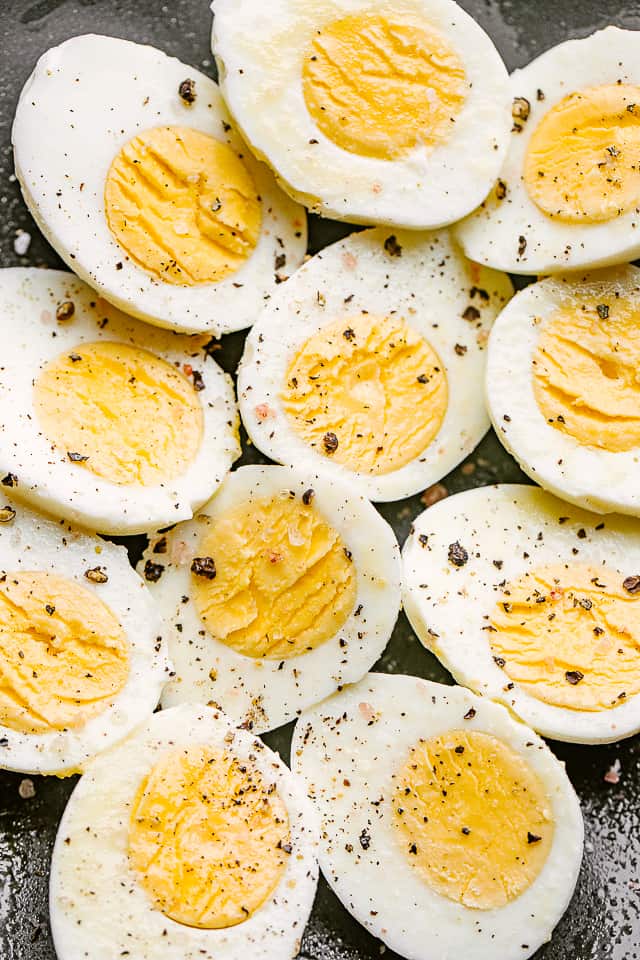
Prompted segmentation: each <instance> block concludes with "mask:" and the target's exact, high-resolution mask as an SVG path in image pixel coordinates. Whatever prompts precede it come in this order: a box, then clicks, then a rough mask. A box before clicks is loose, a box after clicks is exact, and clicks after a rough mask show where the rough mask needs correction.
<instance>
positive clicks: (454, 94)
mask: <svg viewBox="0 0 640 960" xmlns="http://www.w3.org/2000/svg"><path fill="white" fill-rule="evenodd" d="M302 86H303V93H304V99H305V103H306V105H307V109H308V111H309V113H310V114H311V116H312V118H313V120H314V121H315V123H316V124H317V126H318V128H319V129H320V130H321V131H322V133H324V135H325V136H326V137H328V138H329V140H332V141H333V142H334V143H335V144H337V145H338V146H339V147H341V148H342V149H343V150H348V151H349V152H350V153H356V154H360V155H361V156H365V157H376V158H378V159H380V160H395V159H397V158H399V157H402V156H404V155H405V154H407V153H409V152H410V151H411V150H413V149H414V148H415V147H417V146H418V145H422V146H424V147H427V148H433V147H435V146H437V145H438V144H439V143H442V142H444V141H446V140H447V139H448V137H449V136H450V134H451V132H452V130H453V128H454V125H455V122H456V117H457V115H458V114H459V113H460V111H461V109H462V106H463V104H464V101H465V97H466V93H467V82H466V77H465V71H464V67H463V65H462V62H461V60H460V58H459V56H458V54H457V53H456V51H455V50H454V49H453V47H452V46H451V45H450V43H449V42H448V40H447V39H445V37H443V36H441V34H439V33H438V32H437V31H436V30H434V29H433V27H431V26H430V25H429V24H428V23H426V22H425V21H424V20H422V19H421V18H419V17H414V16H411V15H408V14H394V15H392V16H380V15H378V14H375V13H359V14H353V15H351V16H347V17H343V18H341V19H339V20H334V21H332V22H330V23H328V24H326V25H325V26H323V27H322V28H321V29H320V30H318V31H317V32H316V34H315V36H314V38H313V40H312V42H311V44H310V46H309V49H308V51H307V54H306V56H305V58H304V62H303V71H302Z"/></svg>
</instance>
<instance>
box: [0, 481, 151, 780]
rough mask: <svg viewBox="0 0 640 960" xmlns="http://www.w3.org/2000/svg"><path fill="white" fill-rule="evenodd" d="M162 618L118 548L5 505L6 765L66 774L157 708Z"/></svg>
mask: <svg viewBox="0 0 640 960" xmlns="http://www.w3.org/2000/svg"><path fill="white" fill-rule="evenodd" d="M163 634H164V624H163V623H162V621H161V619H160V617H159V615H158V613H157V609H156V605H155V604H154V603H153V601H152V599H151V597H150V595H149V591H148V590H147V589H146V587H145V585H144V583H143V581H142V580H141V579H140V577H138V576H137V574H136V573H135V571H134V570H132V569H131V566H130V564H129V560H128V558H127V554H126V552H125V550H124V549H123V548H122V547H119V546H116V545H115V544H113V543H107V542H105V541H103V540H100V539H99V538H98V537H93V536H91V535H90V534H88V533H85V532H83V531H81V530H77V529H75V528H73V527H70V526H68V525H67V524H65V523H58V522H56V521H53V520H49V519H45V518H44V517H42V516H40V515H39V514H37V513H33V512H32V511H31V510H29V509H27V508H26V507H24V506H22V505H21V504H19V503H17V502H16V501H13V500H8V499H6V498H5V499H3V500H1V501H0V768H2V769H5V770H18V771H20V772H22V773H55V774H58V775H60V776H66V775H68V774H71V773H75V772H77V771H78V770H82V769H83V768H84V766H85V764H86V763H87V762H88V760H89V759H90V758H91V757H92V756H93V755H94V754H97V753H99V752H101V751H103V750H106V749H107V748H109V747H111V746H113V744H114V743H117V742H118V741H119V740H122V739H123V737H125V736H127V735H128V734H129V733H130V732H131V731H132V730H133V729H134V728H135V727H137V726H138V725H139V724H140V723H143V722H144V721H145V720H146V719H147V717H149V716H150V715H151V713H152V712H153V710H154V709H155V707H156V704H157V703H158V700H159V698H160V691H161V690H162V686H163V684H164V682H165V681H166V680H167V678H168V676H169V670H170V667H169V663H168V660H167V656H166V646H165V642H164V640H163Z"/></svg>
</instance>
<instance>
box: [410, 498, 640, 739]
mask: <svg viewBox="0 0 640 960" xmlns="http://www.w3.org/2000/svg"><path fill="white" fill-rule="evenodd" d="M403 568H404V595H403V603H404V609H405V611H406V613H407V616H408V617H409V620H410V622H411V624H412V626H413V628H414V630H415V631H416V633H417V634H418V636H419V637H420V639H421V640H422V642H423V643H424V644H425V646H426V647H428V649H430V650H432V651H433V653H435V655H436V656H437V657H438V658H439V659H440V660H441V661H442V663H443V664H444V665H445V666H446V668H447V669H448V670H450V671H451V673H452V674H453V676H454V677H455V678H456V680H457V681H458V683H462V684H464V685H465V686H467V687H470V688H471V689H472V690H475V691H476V692H477V693H480V694H482V695H483V696H485V697H490V698H491V699H493V700H498V701H500V702H501V703H503V704H505V705H506V706H507V707H509V709H510V710H512V711H513V712H514V713H515V714H517V715H518V716H519V717H520V718H521V719H522V720H524V721H525V723H528V724H529V725H530V726H532V727H533V728H534V729H535V730H537V731H538V732H539V733H541V734H543V735H544V736H547V737H552V738H553V739H556V740H567V741H570V742H574V743H607V742H611V741H614V740H619V739H621V738H622V737H628V736H631V735H632V734H635V733H637V732H638V730H640V669H639V667H638V664H639V662H640V661H639V652H640V650H639V647H638V637H639V636H640V620H639V619H638V618H639V617H640V598H639V597H638V593H640V579H639V577H638V573H639V571H640V525H639V524H638V522H637V521H635V520H631V519H630V518H627V517H619V516H615V515H608V516H607V517H601V516H598V515H596V514H592V513H587V512H586V511H584V510H580V509H578V508H576V507H572V506H570V505H569V504H567V503H564V502H563V501H561V500H558V499H556V498H555V497H553V496H551V495H550V494H548V493H545V492H544V491H543V490H540V488H538V487H530V486H523V485H520V484H500V485H497V486H494V487H479V488H478V489H476V490H467V491H464V492H463V493H459V494H456V495H455V496H452V497H448V498H447V499H445V500H442V501H441V502H440V503H437V504H435V506H433V507H430V508H429V509H428V510H425V511H424V512H423V513H422V514H420V516H419V517H418V518H417V519H416V520H415V521H414V524H413V532H412V533H411V535H410V536H409V538H408V540H407V542H406V544H405V546H404V549H403Z"/></svg>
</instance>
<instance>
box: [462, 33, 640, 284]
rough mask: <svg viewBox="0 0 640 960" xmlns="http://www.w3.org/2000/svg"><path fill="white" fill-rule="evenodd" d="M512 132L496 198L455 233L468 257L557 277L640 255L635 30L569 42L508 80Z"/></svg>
mask: <svg viewBox="0 0 640 960" xmlns="http://www.w3.org/2000/svg"><path fill="white" fill-rule="evenodd" d="M511 94H512V97H513V108H512V109H513V128H512V132H511V142H510V144H509V149H508V153H507V156H506V159H505V161H504V165H503V167H502V170H501V171H500V175H499V177H498V180H497V182H496V185H495V187H494V190H493V191H492V193H491V194H490V195H489V197H488V198H487V199H486V201H485V202H484V203H483V204H482V206H481V207H480V208H479V209H478V210H477V211H476V212H475V213H474V214H473V215H472V216H470V217H469V218H468V219H466V220H464V221H463V222H462V223H461V224H459V225H458V226H457V228H456V233H457V236H458V237H459V239H460V241H461V243H462V245H463V247H464V249H465V252H466V254H467V256H469V257H471V258H472V259H473V260H477V261H478V263H485V264H487V265H489V266H491V267H496V268H497V269H500V270H510V271H512V272H514V273H525V274H527V273H530V274H538V273H554V272H555V273H557V272H559V271H563V270H574V269H577V268H580V267H586V266H605V265H608V264H615V263H623V262H625V261H627V260H633V259H634V257H637V256H638V255H640V235H639V232H638V231H639V229H640V167H638V163H637V155H638V149H639V147H640V63H639V62H638V34H637V31H636V30H620V29H619V28H618V27H607V28H606V30H600V31H599V32H598V33H594V34H592V36H590V37H585V38H584V39H581V40H568V41H567V42H566V43H561V44H559V45H558V46H556V47H553V48H552V49H551V50H547V51H546V53H543V54H542V56H540V57H538V58H537V59H536V60H533V61H532V62H531V63H529V64H528V65H527V66H526V67H524V68H523V69H521V70H516V71H515V72H514V73H513V74H512V76H511Z"/></svg>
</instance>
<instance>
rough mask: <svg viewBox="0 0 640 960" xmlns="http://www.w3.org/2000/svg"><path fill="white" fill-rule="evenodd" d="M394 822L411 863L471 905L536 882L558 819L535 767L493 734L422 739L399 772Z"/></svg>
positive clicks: (501, 901)
mask: <svg viewBox="0 0 640 960" xmlns="http://www.w3.org/2000/svg"><path fill="white" fill-rule="evenodd" d="M392 803H393V814H392V816H393V823H394V826H395V827H396V829H397V833H396V836H397V838H398V840H399V841H400V843H401V844H402V848H403V850H404V852H405V854H406V856H407V859H408V860H409V862H410V863H411V865H412V866H413V867H414V868H415V869H416V870H417V871H418V873H419V874H420V876H421V877H422V879H423V880H424V881H425V883H427V884H428V885H429V886H430V887H432V888H433V889H434V890H435V891H436V892H437V893H439V894H440V895H441V896H443V897H447V898H448V899H449V900H455V901H456V902H457V903H461V904H463V905H464V906H465V907H471V908H475V909H478V910H492V909H495V908H499V907H503V906H505V905H506V904H507V903H509V902H510V901H512V900H515V899H516V897H519V896H520V894H522V893H524V891H525V890H526V889H527V888H528V887H529V886H530V885H531V884H532V883H533V881H534V880H535V878H536V877H537V876H538V874H539V873H540V871H541V870H542V868H543V866H544V863H545V861H546V859H547V855H548V853H549V850H550V848H551V840H552V837H553V820H552V818H551V812H550V809H549V804H548V802H547V799H546V796H545V791H544V787H543V785H542V783H541V782H540V779H539V778H538V776H537V774H536V773H535V772H534V771H533V770H532V769H531V768H530V767H529V766H528V764H527V763H526V762H525V761H524V760H523V759H522V757H521V756H519V754H517V753H515V751H513V750H512V749H511V748H510V747H508V746H507V745H506V744H504V743H502V741H500V740H497V739H496V738H495V737H492V736H488V735H487V734H485V733H477V732H475V731H469V732H467V731H464V730H451V731H449V732H448V733H446V734H443V735H442V736H440V737H432V738H431V739H430V740H426V741H424V740H421V741H420V743H419V744H418V745H417V746H415V747H413V748H412V750H411V752H410V754H409V757H408V759H407V762H406V763H405V764H404V766H403V767H402V768H401V769H400V770H399V771H398V772H397V773H396V775H395V789H394V794H393V800H392Z"/></svg>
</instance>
